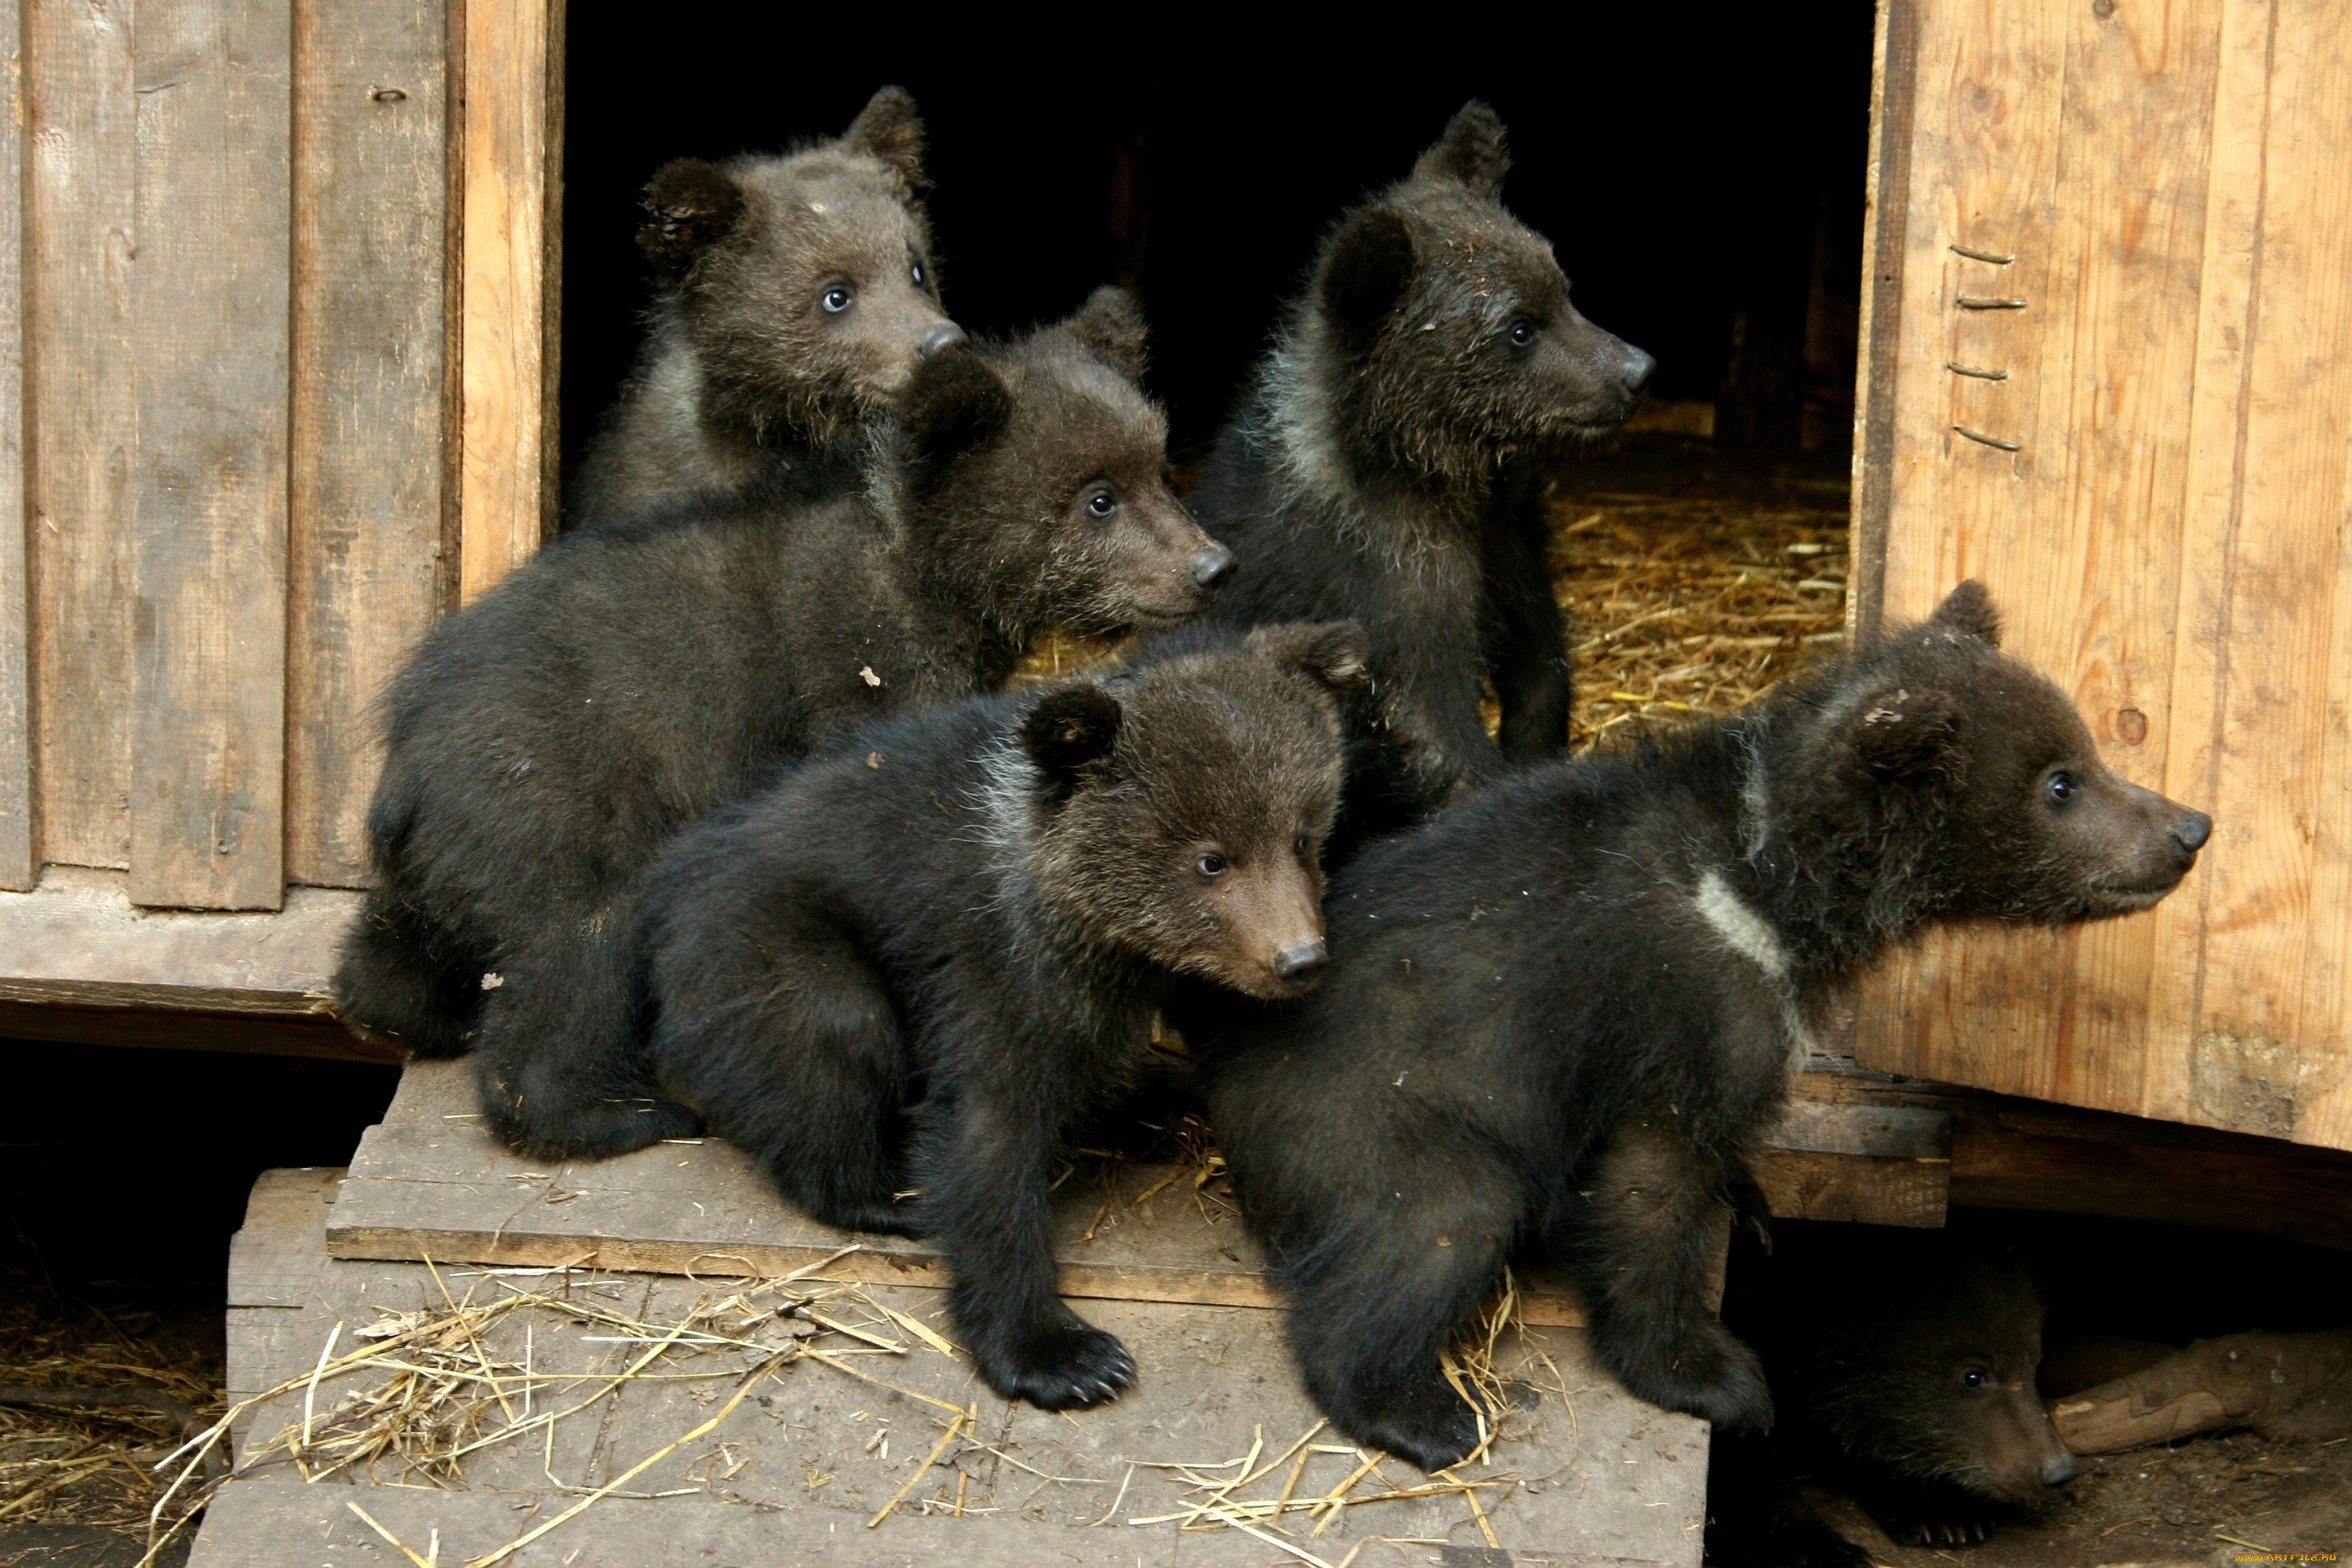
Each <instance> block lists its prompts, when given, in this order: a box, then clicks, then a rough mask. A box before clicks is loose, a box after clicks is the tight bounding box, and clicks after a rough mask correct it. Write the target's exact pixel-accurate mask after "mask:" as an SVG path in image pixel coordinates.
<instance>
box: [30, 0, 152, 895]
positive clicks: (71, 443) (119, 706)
mask: <svg viewBox="0 0 2352 1568" xmlns="http://www.w3.org/2000/svg"><path fill="white" fill-rule="evenodd" d="M24 18H25V69H26V78H25V81H26V87H25V108H26V127H27V138H28V141H29V142H30V146H29V149H28V155H27V157H26V193H25V198H26V199H25V217H26V236H25V261H26V265H25V301H26V426H27V431H28V443H29V447H30V462H29V465H28V466H29V469H30V472H29V475H28V480H29V500H30V506H31V511H32V519H31V525H30V531H31V535H32V540H33V547H32V554H33V578H34V583H35V585H36V590H35V595H34V600H33V668H34V679H35V685H34V692H33V710H34V712H33V733H34V740H35V746H36V762H35V777H36V779H37V783H38V789H39V799H38V802H37V810H36V812H35V819H36V820H35V826H36V832H37V842H38V844H39V846H40V852H41V855H42V857H43V858H45V859H47V860H53V861H59V862H63V863H66V864H68V865H79V866H111V867H117V868H120V867H123V866H127V865H129V864H130V860H131V453H132V449H133V447H135V445H136V444H137V437H138V420H139V405H138V383H137V378H136V376H135V374H134V371H133V361H132V354H131V216H132V208H133V206H134V205H135V200H136V174H135V169H136V156H137V126H136V123H135V121H136V114H135V106H136V103H137V97H136V94H135V93H134V92H133V91H132V88H131V7H130V5H129V4H128V3H127V0H98V3H96V4H92V3H89V0H27V3H26V8H25V12H24Z"/></svg>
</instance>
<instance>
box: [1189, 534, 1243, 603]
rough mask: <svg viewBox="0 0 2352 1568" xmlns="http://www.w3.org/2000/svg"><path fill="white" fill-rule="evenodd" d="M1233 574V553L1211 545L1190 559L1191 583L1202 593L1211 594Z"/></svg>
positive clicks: (1220, 546) (1220, 545) (1219, 546)
mask: <svg viewBox="0 0 2352 1568" xmlns="http://www.w3.org/2000/svg"><path fill="white" fill-rule="evenodd" d="M1233 574H1234V552H1232V551H1230V550H1228V549H1226V548H1225V547H1224V546H1223V545H1222V544H1219V545H1213V546H1212V547H1211V548H1209V549H1207V550H1203V551H1202V552H1201V553H1199V554H1198V555H1195V556H1194V557H1192V582H1193V584H1194V585H1195V586H1197V587H1199V588H1200V590H1201V591H1202V593H1205V594H1213V593H1215V592H1216V591H1217V590H1218V589H1219V588H1222V587H1223V586H1224V584H1225V579H1226V578H1228V577H1230V576H1232V575H1233Z"/></svg>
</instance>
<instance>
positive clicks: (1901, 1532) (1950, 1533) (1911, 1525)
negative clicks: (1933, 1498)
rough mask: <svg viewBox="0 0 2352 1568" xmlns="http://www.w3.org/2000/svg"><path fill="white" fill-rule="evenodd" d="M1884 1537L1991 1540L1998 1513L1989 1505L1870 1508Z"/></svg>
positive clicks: (1921, 1541) (1938, 1543)
mask: <svg viewBox="0 0 2352 1568" xmlns="http://www.w3.org/2000/svg"><path fill="white" fill-rule="evenodd" d="M1873 1517H1874V1518H1875V1519H1877V1521H1878V1527H1879V1528H1880V1529H1881V1530H1884V1531H1886V1538H1887V1539H1888V1540H1889V1541H1893V1542H1896V1543H1897V1544H1899V1545H1904V1546H1930V1547H1937V1548H1944V1547H1953V1546H1976V1545H1979V1544H1980V1543H1982V1542H1987V1541H1990V1540H1991V1539H1992V1538H1993V1535H1994V1533H1995V1532H1996V1531H1999V1530H2000V1526H2001V1515H2000V1511H1999V1510H1995V1509H1992V1508H1990V1507H1976V1508H1970V1507H1969V1506H1967V1505H1966V1504H1962V1505H1961V1506H1959V1507H1958V1508H1939V1509H1936V1510H1932V1511H1927V1512H1918V1511H1915V1510H1911V1509H1908V1508H1895V1509H1888V1510H1885V1511H1884V1512H1880V1511H1878V1510H1873Z"/></svg>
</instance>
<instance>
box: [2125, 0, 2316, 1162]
mask: <svg viewBox="0 0 2352 1568" xmlns="http://www.w3.org/2000/svg"><path fill="white" fill-rule="evenodd" d="M2269 10H2270V16H2269V25H2270V29H2271V36H2270V37H2269V38H2268V39H2267V45H2268V49H2267V52H2268V57H2269V84H2268V114H2267V123H2266V125H2265V127H2264V129H2263V151H2262V167H2261V170H2260V178H2261V180H2262V184H2263V195H2262V197H2261V206H2260V216H2259V220H2258V224H2257V226H2256V227H2255V229H2254V233H2253V244H2254V246H2255V247H2256V259H2255V261H2254V264H2253V265H2254V267H2255V268H2256V271H2255V274H2254V277H2253V279H2252V288H2251V289H2250V299H2251V310H2250V319H2249V326H2248V330H2247V331H2246V333H2245V336H2244V340H2243V342H2244V347H2243V350H2242V353H2243V354H2244V356H2245V359H2246V366H2245V372H2244V376H2245V379H2244V394H2243V397H2242V405H2241V406H2240V408H2239V410H2238V412H2237V416H2236V419H2235V421H2234V423H2235V426H2236V429H2235V443H2234V445H2235V447H2236V450H2237V451H2238V452H2241V453H2242V466H2241V467H2240V468H2239V469H2238V472H2237V474H2236V476H2235V479H2234V481H2233V483H2232V485H2231V489H2232V491H2233V505H2234V512H2233V514H2231V516H2230V517H2229V520H2228V521H2227V522H2226V523H2225V524H2223V526H2224V527H2226V529H2227V531H2228V532H2227V552H2226V555H2225V556H2224V558H2223V559H2222V560H2221V562H2218V563H2213V566H2210V567H2209V568H2208V570H2209V571H2211V570H2214V569H2215V568H2216V567H2218V570H2219V574H2220V575H2221V578H2222V581H2223V583H2224V584H2226V586H2225V588H2224V590H2223V592H2224V593H2225V595H2226V611H2225V614H2226V617H2227V618H2226V624H2225V626H2224V627H2223V629H2222V633H2221V638H2222V640H2221V647H2219V648H2218V649H2216V650H2215V652H2214V657H2213V658H2212V661H2211V662H2210V664H2209V665H2208V666H2207V667H2206V668H2205V669H2204V670H2202V671H2200V674H2201V675H2203V676H2204V678H2205V679H2208V680H2210V683H2211V686H2212V690H2213V695H2212V698H2211V703H2212V717H2211V727H2210V731H2208V733H2209V734H2210V748H2211V750H2210V769H2211V772H2210V786H2208V787H2210V790H2211V795H2210V800H2211V802H2212V811H2213V816H2214V820H2215V823H2216V826H2217V840H2216V843H2215V844H2214V847H2213V852H2212V856H2211V861H2212V863H2211V865H2210V867H2208V868H2207V869H2206V872H2205V877H2206V879H2207V880H2206V882H2205V884H2204V887H2203V897H2204V902H2205V908H2204V926H2203V929H2204V933H2205V936H2204V949H2203V963H2202V964H2201V966H2200V973H2199V980H2200V988H2199V992H2198V994H2197V998H2196V1000H2197V1004H2198V1009H2199V1010H2198V1012H2197V1013H2196V1014H2195V1015H2194V1016H2193V1017H2190V1018H2188V1019H2184V1020H2183V1022H2184V1024H2185V1026H2186V1027H2185V1028H2184V1030H2183V1033H2184V1034H2185V1035H2186V1036H2187V1039H2186V1041H2185V1046H2186V1048H2185V1049H2184V1050H2183V1051H2182V1052H2181V1053H2180V1059H2179V1062H2178V1065H2177V1067H2176V1068H2175V1069H2174V1073H2173V1075H2172V1076H2171V1077H2170V1078H2169V1079H2168V1083H2167V1092H2166V1097H2165V1098H2166V1100H2167V1101H2168V1103H2171V1104H2173V1105H2176V1106H2177V1107H2178V1108H2179V1111H2180V1112H2181V1113H2183V1114H2186V1115H2188V1116H2189V1117H2191V1118H2193V1119H2195V1120H2199V1121H2212V1122H2216V1123H2219V1124H2223V1125H2231V1126H2238V1127H2242V1128H2244V1129H2246V1130H2247V1131H2259V1132H2266V1133H2270V1134H2273V1135H2274V1136H2282V1137H2292V1138H2295V1139H2297V1140H2301V1141H2305V1142H2326V1143H2330V1144H2333V1145H2335V1146H2337V1147H2352V1028H2347V1020H2346V1017H2345V1011H2346V1005H2347V986H2346V984H2345V977H2344V973H2343V971H2344V960H2345V952H2344V948H2345V942H2346V941H2347V925H2348V924H2352V879H2347V867H2346V857H2347V853H2352V808H2347V802H2346V799H2345V782H2346V779H2347V772H2346V770H2347V766H2352V741H2347V718H2348V717H2352V716H2348V715H2347V707H2346V703H2345V700H2344V692H2345V689H2346V683H2347V680H2352V647H2348V646H2347V644H2348V643H2352V583H2347V572H2352V552H2347V551H2346V550H2345V548H2344V538H2345V532H2344V531H2345V528H2346V525H2347V522H2352V500H2347V487H2352V463H2347V450H2346V439H2345V432H2346V430H2347V428H2352V123H2347V120H2346V117H2345V116H2344V114H2343V113H2342V112H2341V107H2342V96H2343V86H2342V84H2343V82H2344V80H2345V79H2346V77H2345V74H2344V73H2346V72H2347V71H2352V16H2347V14H2346V13H2345V11H2344V9H2343V8H2342V7H2341V6H2336V5H2313V4H2305V3H2300V0H2281V3H2279V4H2277V5H2274V6H2273V7H2270V8H2269ZM2212 488H2214V486H2213V483H2212V482H2211V481H2208V482H2207V484H2206V485H2204V486H2202V487H2200V489H2206V490H2210V489H2212ZM2209 526H2210V524H2209ZM2202 783H2203V781H2200V784H2202ZM2200 804H2202V802H2200Z"/></svg>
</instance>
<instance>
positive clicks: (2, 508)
mask: <svg viewBox="0 0 2352 1568" xmlns="http://www.w3.org/2000/svg"><path fill="white" fill-rule="evenodd" d="M24 24H25V6H24V0H5V4H0V67H5V72H4V73H0V889H11V890H14V891H17V892H22V891H24V890H26V889H29V888H30V887H32V885H33V883H34V880H35V879H36V878H37V877H38V875H39V871H40V860H39V855H38V850H37V846H36V843H35V839H34V834H33V826H34V823H33V665H32V657H33V614H32V611H33V600H32V588H33V584H32V566H33V556H32V550H31V546H30V544H29V542H28V541H27V538H26V532H25V267H24V258H25V244H24V241H25V26H24Z"/></svg>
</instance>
